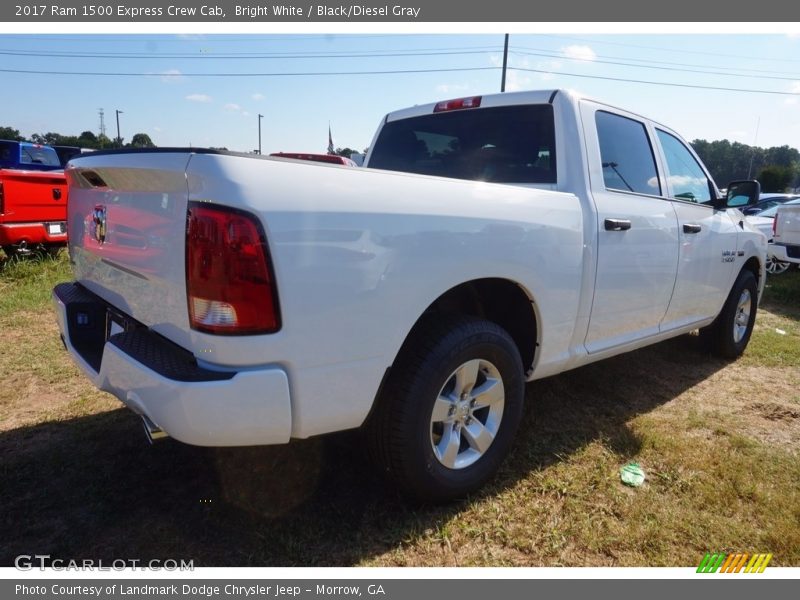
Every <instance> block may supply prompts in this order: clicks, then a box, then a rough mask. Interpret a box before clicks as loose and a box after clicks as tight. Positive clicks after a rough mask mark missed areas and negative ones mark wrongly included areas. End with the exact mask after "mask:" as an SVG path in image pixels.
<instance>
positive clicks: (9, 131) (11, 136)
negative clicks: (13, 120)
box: [0, 127, 25, 142]
mask: <svg viewBox="0 0 800 600" xmlns="http://www.w3.org/2000/svg"><path fill="white" fill-rule="evenodd" d="M0 140H11V141H12V142H22V141H24V140H25V138H24V137H22V136H21V135H20V133H19V129H14V128H13V127H0Z"/></svg>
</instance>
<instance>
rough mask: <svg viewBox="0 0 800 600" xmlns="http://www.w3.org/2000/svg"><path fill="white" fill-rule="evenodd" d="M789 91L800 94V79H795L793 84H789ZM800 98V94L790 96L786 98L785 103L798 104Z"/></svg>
mask: <svg viewBox="0 0 800 600" xmlns="http://www.w3.org/2000/svg"><path fill="white" fill-rule="evenodd" d="M789 92H790V93H792V94H799V95H800V81H793V82H792V85H790V86H789ZM798 100H800V96H794V97H792V96H790V97H789V98H786V100H785V101H784V104H789V105H791V104H797V102H798Z"/></svg>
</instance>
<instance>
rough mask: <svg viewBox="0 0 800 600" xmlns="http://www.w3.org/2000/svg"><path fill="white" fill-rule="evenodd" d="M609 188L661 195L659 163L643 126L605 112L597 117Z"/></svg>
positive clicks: (604, 173)
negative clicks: (657, 167) (657, 168)
mask: <svg viewBox="0 0 800 600" xmlns="http://www.w3.org/2000/svg"><path fill="white" fill-rule="evenodd" d="M595 122H596V124H597V139H598V141H599V142H600V160H602V162H603V181H604V182H605V186H606V189H609V190H616V191H623V192H635V193H637V194H648V195H650V196H659V195H661V184H660V183H659V181H658V172H657V171H656V160H655V158H654V156H653V148H652V147H651V146H650V138H649V137H648V135H647V129H645V126H644V123H642V122H640V121H635V120H634V119H629V118H628V117H623V116H621V115H616V114H613V113H609V112H605V111H602V110H600V111H597V113H596V114H595Z"/></svg>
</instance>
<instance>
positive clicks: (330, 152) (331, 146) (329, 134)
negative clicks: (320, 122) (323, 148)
mask: <svg viewBox="0 0 800 600" xmlns="http://www.w3.org/2000/svg"><path fill="white" fill-rule="evenodd" d="M328 154H333V137H332V136H331V124H330V123H328Z"/></svg>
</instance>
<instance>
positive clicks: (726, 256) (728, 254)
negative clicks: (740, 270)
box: [722, 250, 736, 263]
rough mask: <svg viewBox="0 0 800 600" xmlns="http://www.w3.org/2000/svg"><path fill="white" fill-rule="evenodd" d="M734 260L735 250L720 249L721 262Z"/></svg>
mask: <svg viewBox="0 0 800 600" xmlns="http://www.w3.org/2000/svg"><path fill="white" fill-rule="evenodd" d="M735 260H736V252H735V251H734V250H723V251H722V262H724V263H729V262H733V261H735Z"/></svg>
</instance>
